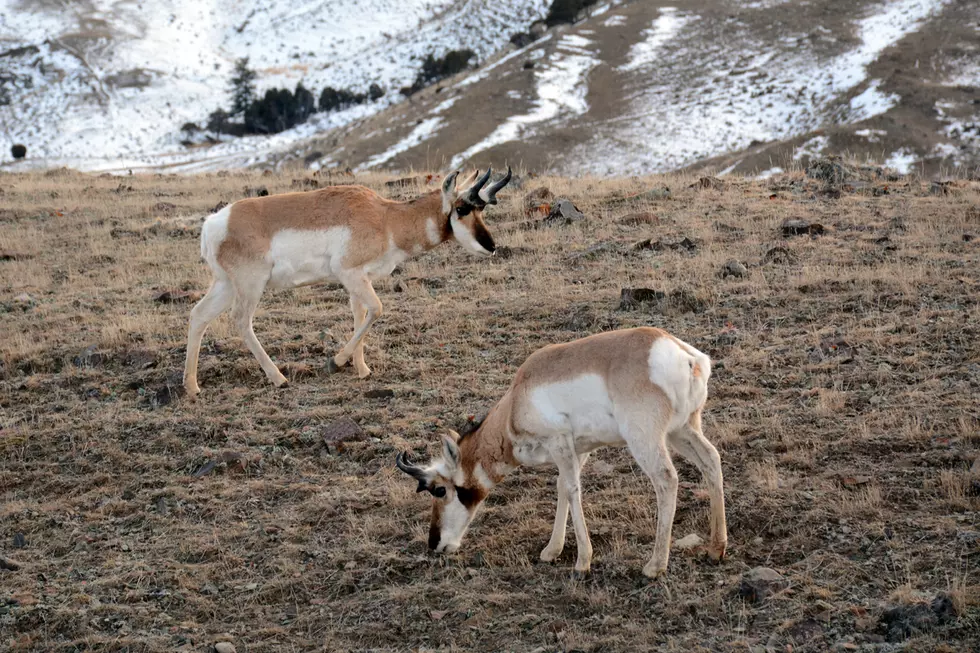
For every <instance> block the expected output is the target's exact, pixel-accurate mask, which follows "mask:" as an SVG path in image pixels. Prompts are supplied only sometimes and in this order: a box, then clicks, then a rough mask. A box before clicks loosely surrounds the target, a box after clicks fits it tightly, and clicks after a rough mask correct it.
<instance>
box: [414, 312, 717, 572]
mask: <svg viewBox="0 0 980 653" xmlns="http://www.w3.org/2000/svg"><path fill="white" fill-rule="evenodd" d="M710 375H711V360H710V359H709V358H708V356H706V355H705V354H703V353H701V352H700V351H698V350H697V349H695V348H694V347H692V346H690V345H688V344H687V343H685V342H682V341H681V340H679V339H677V338H674V337H673V336H671V335H669V334H667V333H665V332H664V331H661V330H660V329H653V328H648V327H641V328H636V329H624V330H621V331H610V332H607V333H600V334H597V335H593V336H589V337H587V338H583V339H581V340H576V341H574V342H570V343H567V344H563V345H550V346H548V347H544V348H543V349H539V350H538V351H536V352H534V353H533V354H531V356H530V357H528V359H527V360H526V361H525V362H524V364H523V365H522V366H521V367H520V369H518V370H517V375H516V376H515V377H514V381H513V382H512V383H511V385H510V388H509V389H508V390H507V393H506V394H505V395H504V396H503V398H502V399H501V400H500V401H499V402H497V405H496V406H494V408H493V409H492V410H491V411H490V413H489V414H488V415H487V417H486V419H484V420H483V422H482V423H481V424H480V425H479V427H478V428H477V429H476V430H475V431H473V432H472V433H471V434H469V435H465V436H463V437H462V438H460V437H459V436H458V435H457V434H456V433H454V432H452V431H451V432H450V435H444V436H443V438H442V440H443V442H442V444H443V447H442V458H441V459H439V460H436V461H435V462H433V463H431V464H430V465H428V466H424V467H423V466H417V465H415V464H412V463H411V462H409V460H408V458H407V457H406V455H405V454H404V453H401V454H399V455H398V456H397V458H396V461H395V462H396V464H397V465H398V467H399V469H401V470H402V471H404V472H406V473H407V474H409V475H411V476H412V477H414V478H415V479H416V480H418V482H419V485H418V491H419V492H422V491H423V490H426V491H428V492H430V493H431V494H432V495H433V501H432V521H431V524H430V526H429V548H431V549H434V550H435V551H436V552H442V551H445V552H449V553H452V552H453V551H456V550H457V549H458V548H459V545H460V541H461V540H462V538H463V534H464V533H465V532H466V529H467V527H468V526H469V524H470V522H471V521H472V520H473V517H474V515H475V514H476V511H477V508H478V507H479V506H480V504H481V503H482V502H483V500H484V499H485V498H486V496H487V494H488V493H489V492H490V490H491V489H493V487H494V486H495V485H496V484H497V483H499V482H500V481H501V480H503V478H504V477H505V476H506V475H507V474H508V473H510V472H511V471H513V470H514V469H515V468H517V467H518V466H519V465H544V464H549V463H550V464H554V465H557V467H558V510H557V513H556V514H555V524H554V529H553V530H552V533H551V540H550V541H549V542H548V545H547V546H546V547H545V548H544V550H542V551H541V560H543V561H545V562H550V561H552V560H554V559H555V558H557V557H558V556H559V554H561V551H562V549H563V548H564V546H565V526H566V521H567V519H568V510H569V507H570V508H571V512H572V525H573V527H574V529H575V541H576V543H577V544H578V560H577V561H576V563H575V571H576V573H577V574H580V575H581V574H585V573H587V572H588V571H589V567H590V565H591V562H592V544H591V543H590V541H589V532H588V529H587V528H586V525H585V515H584V513H583V512H582V494H581V481H580V475H581V470H582V466H583V465H584V464H585V461H586V459H587V458H588V457H589V454H590V453H591V452H593V451H594V450H596V449H598V448H600V447H604V446H625V447H627V448H629V450H630V453H631V454H633V457H634V458H635V459H636V461H637V463H639V465H640V467H642V468H643V471H645V472H646V473H647V475H648V476H649V477H650V480H651V481H653V487H654V490H655V491H656V496H657V539H656V543H655V544H654V549H653V557H652V558H651V559H650V561H649V562H648V563H647V564H646V566H645V567H643V573H644V574H645V575H647V576H650V577H656V576H658V575H660V574H661V573H663V572H664V571H666V569H667V558H668V553H669V550H670V531H671V526H672V524H673V521H674V509H675V507H676V504H677V472H676V471H675V470H674V465H673V463H672V462H671V457H670V453H669V449H672V450H674V451H675V452H677V453H679V454H680V455H681V456H683V457H684V458H686V459H688V460H689V461H690V462H692V463H693V464H694V465H696V466H697V467H698V469H699V470H700V471H701V474H702V475H703V476H704V478H705V480H706V482H707V484H708V490H709V493H710V497H711V519H710V522H711V539H710V542H709V544H708V547H707V549H708V554H709V556H710V557H711V558H712V559H714V560H718V559H720V558H722V557H723V556H724V554H725V546H726V543H727V540H728V534H727V528H726V526H725V498H724V494H723V490H722V474H721V459H720V458H719V456H718V451H717V450H716V449H715V447H714V446H713V445H712V444H711V443H710V442H709V441H708V440H707V439H706V438H705V437H704V435H703V433H702V432H701V410H702V408H703V407H704V402H705V400H706V398H707V396H708V377H709V376H710Z"/></svg>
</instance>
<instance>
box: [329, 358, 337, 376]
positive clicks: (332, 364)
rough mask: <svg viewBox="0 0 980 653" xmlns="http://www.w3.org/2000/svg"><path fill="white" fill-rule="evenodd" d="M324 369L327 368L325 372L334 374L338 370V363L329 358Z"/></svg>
mask: <svg viewBox="0 0 980 653" xmlns="http://www.w3.org/2000/svg"><path fill="white" fill-rule="evenodd" d="M326 370H327V374H336V373H337V372H339V371H340V365H337V363H335V362H334V360H333V359H332V358H330V359H328V360H327V366H326Z"/></svg>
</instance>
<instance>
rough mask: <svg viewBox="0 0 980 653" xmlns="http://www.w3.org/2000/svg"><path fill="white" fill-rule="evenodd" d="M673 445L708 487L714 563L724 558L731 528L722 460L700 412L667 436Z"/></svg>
mask: <svg viewBox="0 0 980 653" xmlns="http://www.w3.org/2000/svg"><path fill="white" fill-rule="evenodd" d="M668 438H669V440H670V446H671V447H672V448H673V449H674V450H675V451H676V452H677V453H679V454H680V455H681V456H683V457H684V458H686V459H687V460H689V461H690V462H691V464H693V465H694V466H695V467H697V468H698V471H700V472H701V475H702V476H703V477H704V480H705V483H707V485H708V493H709V496H710V498H711V519H710V522H711V538H710V542H709V543H708V556H709V557H710V558H711V559H712V560H714V561H715V562H717V561H719V560H721V559H722V558H724V557H725V548H726V547H727V545H728V526H727V524H726V520H725V491H724V480H723V478H722V473H721V457H720V456H719V455H718V450H717V449H715V446H714V445H713V444H711V442H709V441H708V439H707V438H706V437H704V433H703V431H702V430H701V412H700V411H698V412H697V413H694V414H693V415H691V419H690V420H689V421H688V423H687V424H685V425H684V426H682V427H681V428H679V429H678V430H676V431H674V432H673V433H671V434H670V435H669V436H668Z"/></svg>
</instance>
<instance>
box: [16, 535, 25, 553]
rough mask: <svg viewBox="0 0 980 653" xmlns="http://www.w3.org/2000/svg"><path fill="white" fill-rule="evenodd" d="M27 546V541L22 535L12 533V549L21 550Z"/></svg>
mask: <svg viewBox="0 0 980 653" xmlns="http://www.w3.org/2000/svg"><path fill="white" fill-rule="evenodd" d="M25 546H27V539H26V538H25V537H24V534H23V533H14V548H15V549H23V548H24V547H25Z"/></svg>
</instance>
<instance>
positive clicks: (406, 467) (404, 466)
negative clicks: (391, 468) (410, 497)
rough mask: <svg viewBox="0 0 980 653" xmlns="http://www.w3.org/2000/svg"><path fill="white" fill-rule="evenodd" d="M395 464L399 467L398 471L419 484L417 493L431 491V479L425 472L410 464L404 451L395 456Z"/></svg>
mask: <svg viewBox="0 0 980 653" xmlns="http://www.w3.org/2000/svg"><path fill="white" fill-rule="evenodd" d="M395 464H396V465H397V466H398V469H400V470H402V471H403V472H405V473H406V474H408V475H409V476H411V477H412V478H414V479H415V480H417V481H418V482H419V487H418V489H417V490H415V491H416V492H424V491H426V490H428V489H429V479H428V478H427V477H426V475H425V470H423V469H422V468H421V467H418V466H416V465H413V464H412V463H411V462H409V460H408V456H406V455H405V452H404V451H403V452H401V453H400V454H398V455H397V456H395Z"/></svg>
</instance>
